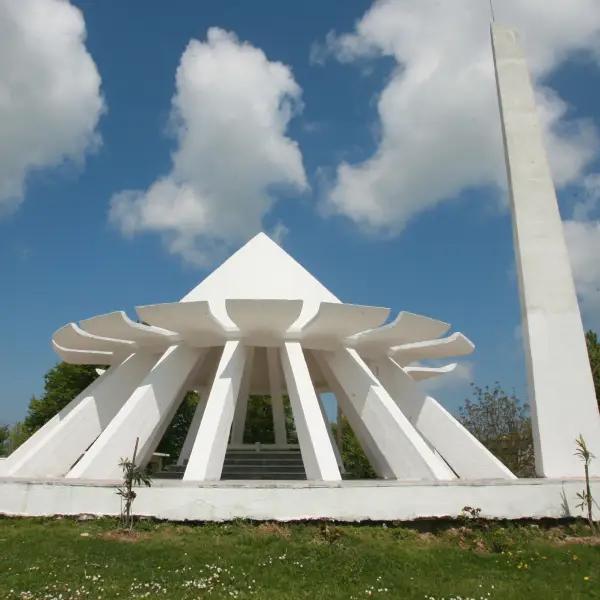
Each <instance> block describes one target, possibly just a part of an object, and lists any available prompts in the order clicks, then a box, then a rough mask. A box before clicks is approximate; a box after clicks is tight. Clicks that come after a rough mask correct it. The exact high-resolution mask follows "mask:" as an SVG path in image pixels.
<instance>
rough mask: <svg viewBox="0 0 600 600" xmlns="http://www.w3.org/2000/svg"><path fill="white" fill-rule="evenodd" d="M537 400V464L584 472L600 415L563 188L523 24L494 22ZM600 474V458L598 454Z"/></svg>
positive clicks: (542, 468) (598, 450)
mask: <svg viewBox="0 0 600 600" xmlns="http://www.w3.org/2000/svg"><path fill="white" fill-rule="evenodd" d="M492 45H493V50H494V62H495V67H496V82H497V85H498V98H499V102H500V112H501V116H502V131H503V135H504V146H505V154H506V165H507V170H508V182H509V186H510V196H511V207H512V218H513V234H514V244H515V254H516V262H517V272H518V276H519V288H520V296H521V311H522V321H523V340H524V345H525V357H526V360H527V373H528V379H529V393H530V403H531V408H532V421H533V440H534V446H535V458H536V470H537V472H538V474H539V475H543V476H545V477H576V476H577V477H578V476H581V474H582V467H581V462H580V461H579V460H578V459H577V457H575V456H574V451H575V438H576V437H578V436H579V435H580V434H581V435H583V436H584V438H585V439H586V441H587V443H588V446H589V448H590V450H591V451H592V452H593V453H594V454H596V456H600V416H599V414H598V407H597V403H596V397H595V393H594V385H593V380H592V375H591V371H590V365H589V361H588V356H587V351H586V345H585V338H584V331H583V327H582V323H581V316H580V313H579V306H578V303H577V296H576V293H575V286H574V283H573V277H572V273H571V266H570V263H569V256H568V252H567V246H566V243H565V238H564V233H563V228H562V222H561V218H560V213H559V210H558V203H557V201H556V193H555V190H554V184H553V182H552V176H551V173H550V168H549V166H548V160H547V157H546V152H545V149H544V144H543V140H542V132H541V128H540V124H539V120H538V116H537V113H536V106H535V98H534V93H533V88H532V85H531V81H530V78H529V73H528V69H527V64H526V62H525V58H524V55H523V52H522V50H521V48H520V45H519V42H518V36H517V33H516V32H515V31H512V30H510V29H506V28H505V27H501V26H499V25H493V26H492ZM591 470H592V473H593V474H594V475H600V460H596V461H593V462H592V465H591Z"/></svg>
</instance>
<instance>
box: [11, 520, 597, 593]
mask: <svg viewBox="0 0 600 600" xmlns="http://www.w3.org/2000/svg"><path fill="white" fill-rule="evenodd" d="M434 525H435V530H433V532H431V531H429V532H425V529H426V528H428V529H430V530H431V528H432V524H429V525H428V526H426V525H421V526H420V527H419V528H417V527H416V526H412V527H411V526H407V525H390V524H388V525H385V526H384V525H381V524H379V525H363V526H360V525H333V524H325V523H309V524H306V523H304V524H302V523H298V524H290V525H282V524H273V523H266V524H254V523H245V522H238V523H230V524H207V525H178V524H172V523H154V522H151V521H147V522H141V523H139V524H138V525H137V529H136V532H134V534H133V535H132V536H130V535H124V534H122V533H120V532H119V531H118V530H116V529H115V521H114V520H112V519H100V520H88V521H75V520H71V519H46V520H45V519H0V542H1V548H2V552H1V553H0V597H1V598H19V599H23V598H28V599H29V598H31V599H33V598H36V599H37V598H44V599H49V598H61V599H63V600H64V599H67V598H278V599H285V600H287V599H294V598H314V599H322V598H323V599H326V598H369V597H374V596H375V597H379V596H381V597H388V598H434V599H436V600H437V599H440V598H445V599H446V600H449V599H450V598H462V599H463V600H465V599H467V598H475V599H477V600H480V599H486V600H487V599H488V598H489V599H492V598H519V599H531V598H543V599H545V600H549V599H552V598H569V599H571V598H600V545H597V544H598V542H599V541H600V540H598V539H591V538H589V537H586V536H587V535H588V534H587V530H586V529H585V527H584V526H583V525H582V524H574V525H568V526H560V527H549V528H540V527H538V526H536V525H493V526H488V527H483V526H477V525H473V526H471V525H469V526H461V524H460V523H459V524H457V523H455V524H441V523H440V524H434ZM482 527H483V528H482Z"/></svg>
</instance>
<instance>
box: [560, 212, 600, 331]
mask: <svg viewBox="0 0 600 600" xmlns="http://www.w3.org/2000/svg"><path fill="white" fill-rule="evenodd" d="M564 225H565V235H566V239H567V245H568V247H569V255H570V257H571V265H572V267H573V276H574V278H575V285H576V287H577V294H578V296H579V304H580V306H581V312H582V315H583V320H584V324H585V326H586V327H589V328H592V329H594V330H596V331H600V221H588V222H585V221H566V222H565V224H564Z"/></svg>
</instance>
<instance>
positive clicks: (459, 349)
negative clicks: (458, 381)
mask: <svg viewBox="0 0 600 600" xmlns="http://www.w3.org/2000/svg"><path fill="white" fill-rule="evenodd" d="M473 350H475V344H473V342H471V340H469V339H468V338H467V337H465V336H464V335H463V334H462V333H459V332H457V333H453V334H452V335H450V336H448V337H446V338H443V339H441V340H429V341H427V342H417V343H415V344H403V345H401V346H395V347H393V348H390V353H389V355H390V356H391V357H392V358H393V359H394V360H395V361H396V362H397V363H398V364H401V365H406V364H408V363H411V362H414V361H415V360H423V359H427V358H446V357H447V356H465V355H466V354H471V352H473Z"/></svg>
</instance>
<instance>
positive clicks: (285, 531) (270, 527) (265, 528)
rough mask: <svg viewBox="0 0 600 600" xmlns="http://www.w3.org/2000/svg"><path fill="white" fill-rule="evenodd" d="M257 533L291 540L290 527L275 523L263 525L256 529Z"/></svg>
mask: <svg viewBox="0 0 600 600" xmlns="http://www.w3.org/2000/svg"><path fill="white" fill-rule="evenodd" d="M256 531H258V532H259V533H262V534H265V535H274V536H277V537H282V538H289V537H290V535H291V532H290V529H289V527H286V526H285V525H281V523H275V522H268V523H261V524H260V525H258V526H257V527H256Z"/></svg>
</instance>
